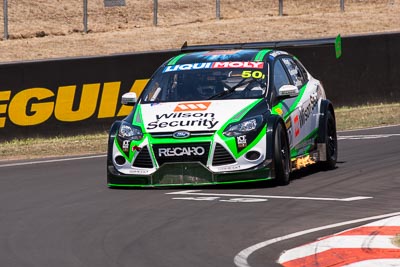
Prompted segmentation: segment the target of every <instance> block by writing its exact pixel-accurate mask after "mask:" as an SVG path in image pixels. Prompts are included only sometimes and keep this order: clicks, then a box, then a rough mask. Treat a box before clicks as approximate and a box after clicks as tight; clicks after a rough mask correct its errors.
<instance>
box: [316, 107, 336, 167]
mask: <svg viewBox="0 0 400 267" xmlns="http://www.w3.org/2000/svg"><path fill="white" fill-rule="evenodd" d="M325 116H326V117H325V123H324V127H325V129H324V133H325V136H324V137H325V138H324V139H325V146H326V161H321V162H320V167H321V170H332V169H335V168H336V161H337V157H338V142H337V133H336V121H335V117H334V115H333V114H332V112H331V111H330V110H327V111H326V115H325Z"/></svg>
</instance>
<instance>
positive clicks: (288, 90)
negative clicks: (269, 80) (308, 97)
mask: <svg viewBox="0 0 400 267" xmlns="http://www.w3.org/2000/svg"><path fill="white" fill-rule="evenodd" d="M298 95H299V88H297V87H296V86H294V85H291V84H286V85H282V87H281V88H279V97H294V96H298Z"/></svg>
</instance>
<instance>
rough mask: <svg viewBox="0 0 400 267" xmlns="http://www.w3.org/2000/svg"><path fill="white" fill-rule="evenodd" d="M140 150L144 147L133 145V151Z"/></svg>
mask: <svg viewBox="0 0 400 267" xmlns="http://www.w3.org/2000/svg"><path fill="white" fill-rule="evenodd" d="M140 150H142V148H141V147H139V146H133V147H132V152H133V151H138V152H139V151H140Z"/></svg>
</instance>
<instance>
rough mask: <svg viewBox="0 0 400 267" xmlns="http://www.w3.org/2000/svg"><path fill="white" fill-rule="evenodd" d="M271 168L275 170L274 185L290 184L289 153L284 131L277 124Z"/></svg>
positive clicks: (279, 124)
mask: <svg viewBox="0 0 400 267" xmlns="http://www.w3.org/2000/svg"><path fill="white" fill-rule="evenodd" d="M273 156H274V158H273V164H274V165H273V166H274V170H275V184H276V185H287V184H289V183H290V152H289V143H288V140H287V137H286V132H285V129H284V128H283V127H282V124H281V123H278V124H277V126H276V129H275V135H274V152H273Z"/></svg>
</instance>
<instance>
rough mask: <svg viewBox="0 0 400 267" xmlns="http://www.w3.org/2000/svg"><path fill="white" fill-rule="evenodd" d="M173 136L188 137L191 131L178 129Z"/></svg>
mask: <svg viewBox="0 0 400 267" xmlns="http://www.w3.org/2000/svg"><path fill="white" fill-rule="evenodd" d="M172 136H173V137H174V138H188V137H189V136H190V133H189V132H188V131H176V132H174V134H173V135H172Z"/></svg>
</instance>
